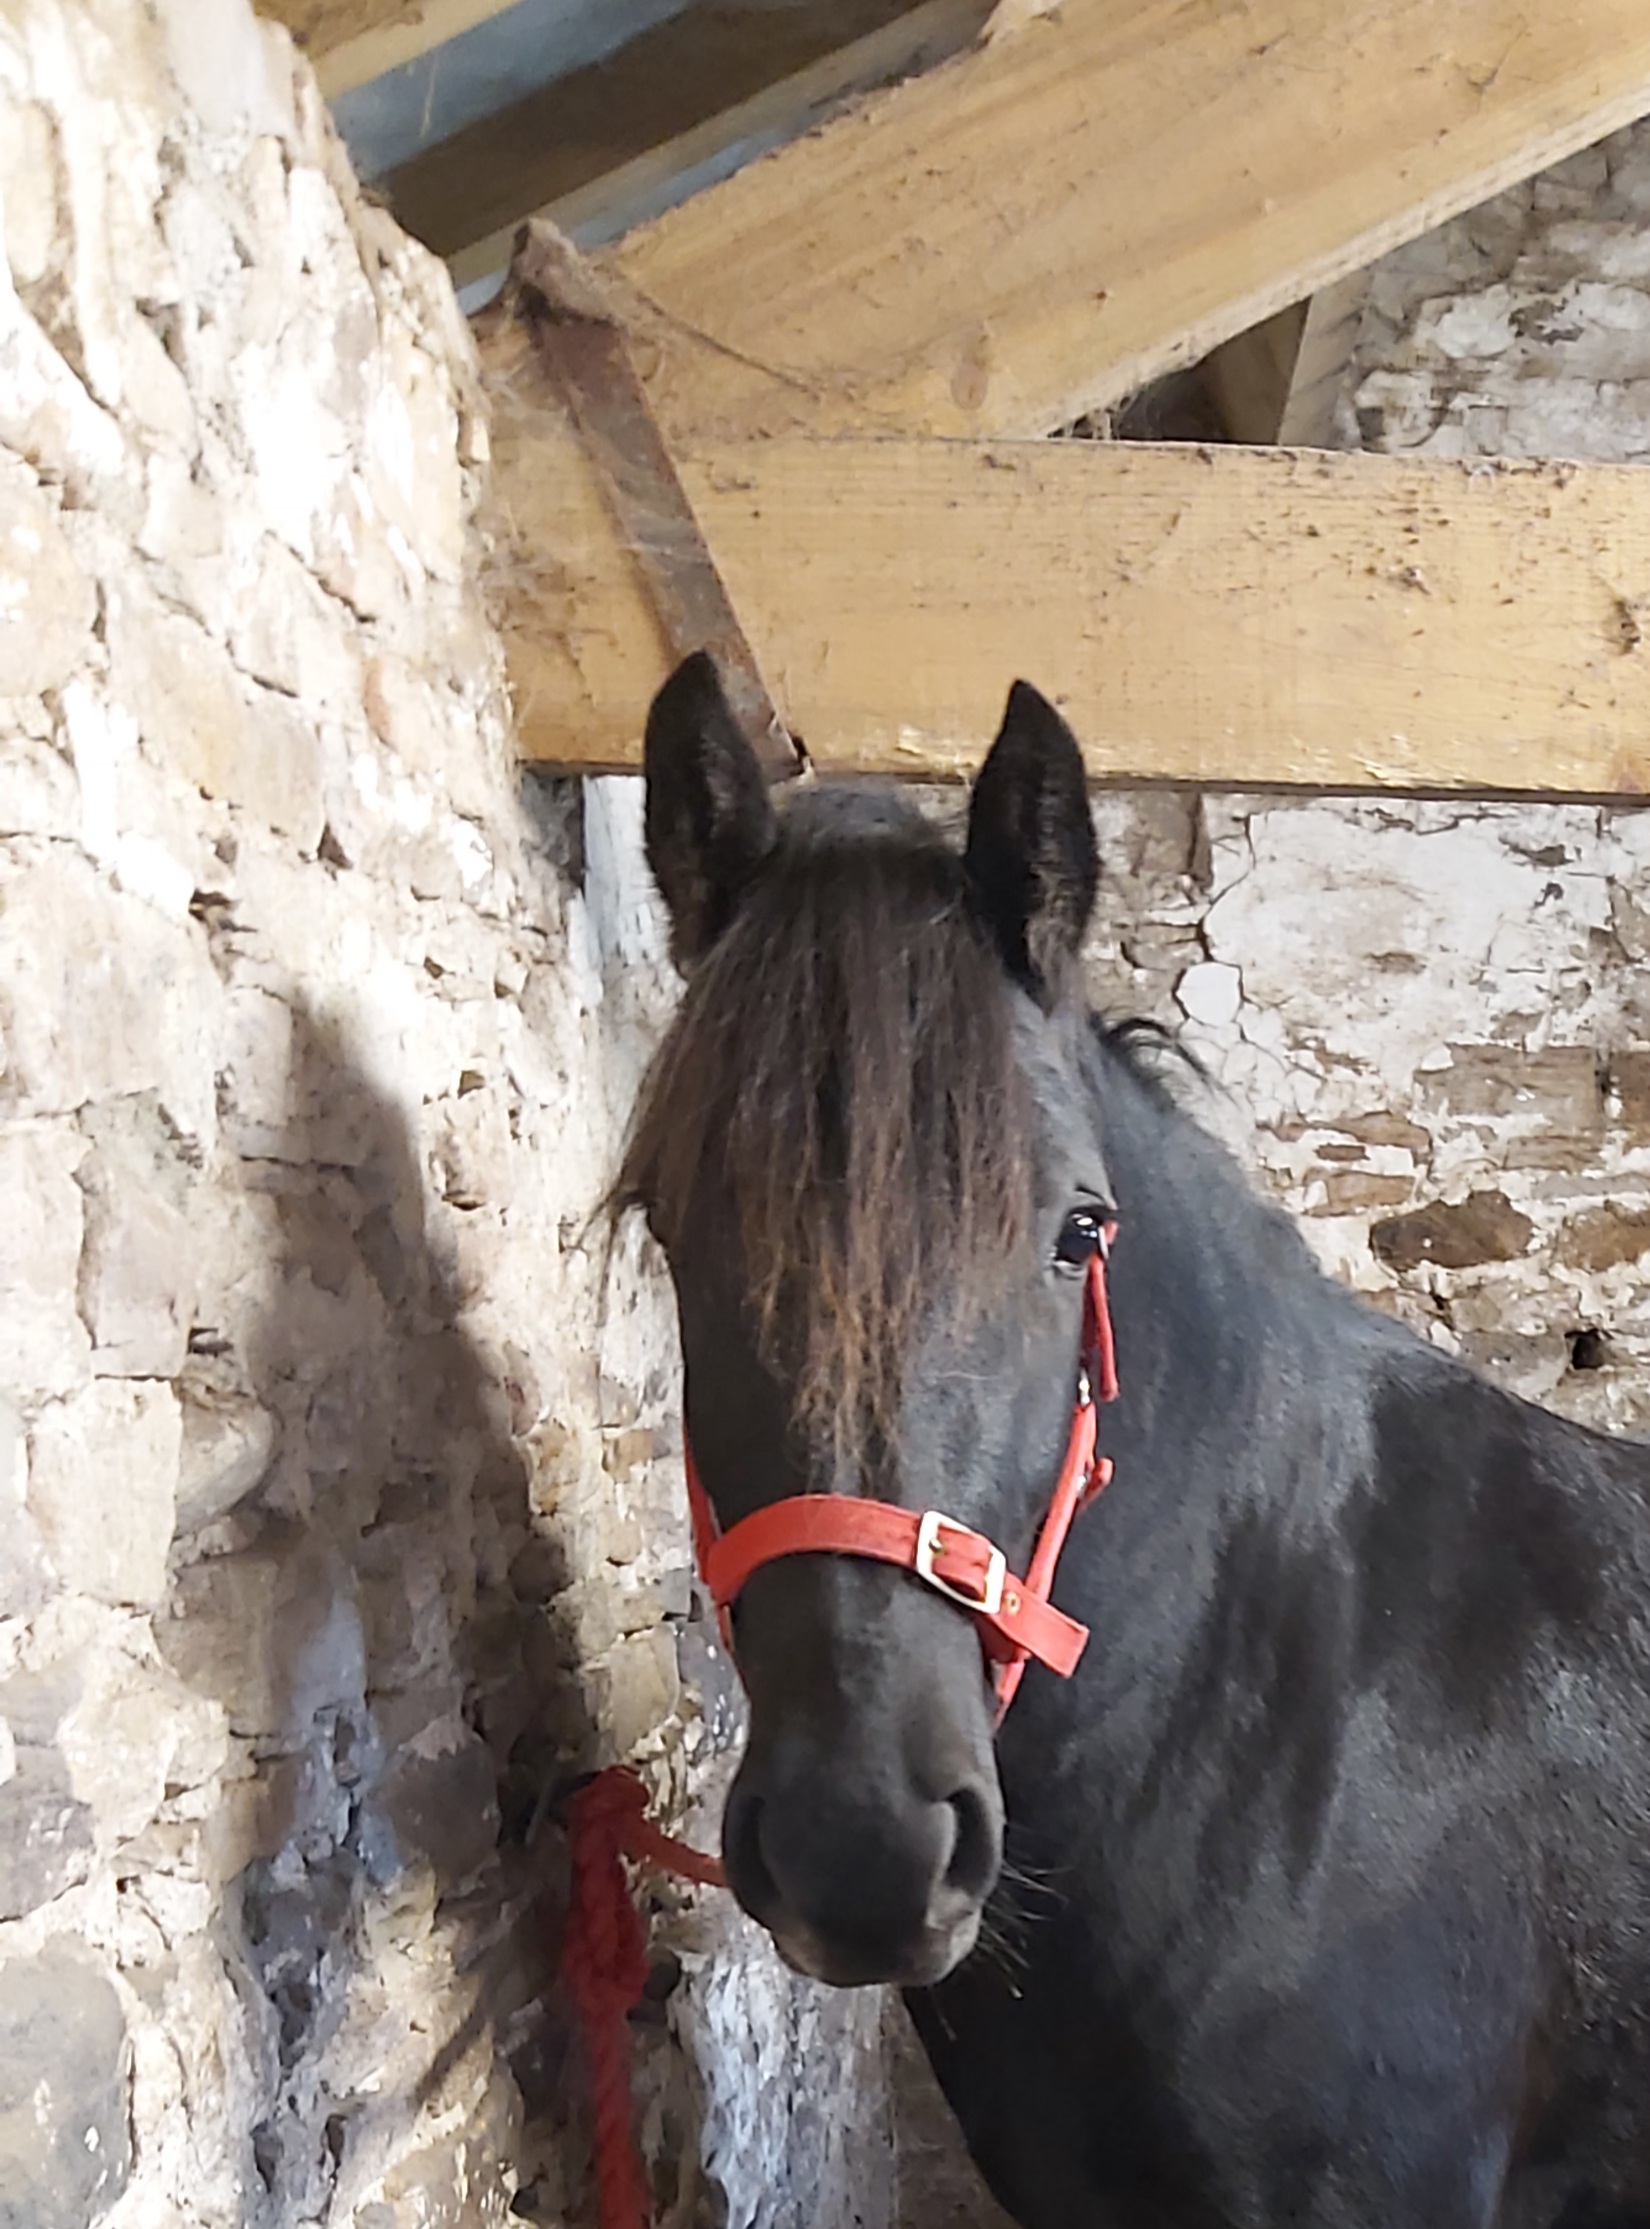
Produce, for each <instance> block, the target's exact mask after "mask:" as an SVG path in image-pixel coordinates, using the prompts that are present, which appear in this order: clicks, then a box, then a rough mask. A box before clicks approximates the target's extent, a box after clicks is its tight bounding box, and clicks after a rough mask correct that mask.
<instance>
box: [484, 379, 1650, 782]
mask: <svg viewBox="0 0 1650 2229" xmlns="http://www.w3.org/2000/svg"><path fill="white" fill-rule="evenodd" d="M495 440H496V444H497V453H498V456H499V466H500V469H499V474H498V479H497V491H498V492H497V501H498V505H499V511H498V516H497V518H496V519H495V521H494V531H495V547H496V552H497V577H498V583H499V588H500V591H501V604H502V609H501V617H502V620H503V625H504V631H505V636H506V641H507V645H508V651H509V659H510V670H511V677H512V682H513V686H514V691H515V696H516V704H517V714H518V722H519V733H520V740H521V747H522V749H523V751H524V753H525V754H526V755H527V756H528V757H532V758H538V759H542V760H547V761H551V762H554V763H556V764H558V765H562V766H570V767H580V768H584V769H587V770H593V769H595V768H600V767H609V768H611V767H632V766H634V765H636V764H637V762H638V738H639V735H640V730H641V724H642V718H643V714H644V712H645V709H646V705H647V701H648V698H649V696H650V694H651V692H652V690H653V689H654V688H655V687H656V686H657V684H658V682H659V681H660V680H661V679H662V678H663V676H664V673H665V672H666V670H667V668H668V664H669V653H668V651H667V650H666V648H665V646H664V644H663V642H662V641H661V640H660V637H659V632H658V628H657V625H656V622H655V621H654V619H653V617H652V614H651V610H650V607H649V605H648V602H647V600H646V597H645V595H644V593H643V591H642V589H641V586H640V583H639V581H638V579H637V577H636V575H635V572H634V571H633V569H632V566H631V563H630V560H629V558H628V556H627V554H626V552H625V551H624V550H623V549H622V548H621V547H620V546H619V545H618V543H617V541H616V539H615V537H614V534H613V531H612V529H611V527H610V525H609V523H608V512H607V510H606V507H605V505H604V503H603V500H602V495H601V491H600V489H599V488H598V486H597V485H596V483H595V481H594V479H593V477H592V475H591V472H590V469H589V466H588V464H587V462H586V461H585V459H584V456H583V454H582V451H581V450H580V448H579V446H578V443H577V442H576V440H575V439H574V438H573V437H572V435H571V433H570V431H569V429H568V428H567V426H566V424H565V421H564V420H562V419H561V418H560V416H559V415H558V413H557V411H556V409H555V408H554V406H553V405H552V404H549V403H547V402H546V400H545V399H544V396H543V394H542V393H536V394H535V393H534V392H533V391H532V389H531V386H530V383H528V382H527V381H526V380H525V378H523V380H521V381H519V382H518V383H517V384H516V385H515V386H514V387H513V389H512V390H511V391H510V392H509V393H507V394H505V395H504V396H502V397H501V398H500V407H499V411H498V419H497V430H496V435H495ZM677 462H678V468H679V470H680V473H681V476H682V480H683V483H684V485H685V487H686V489H687V491H688V494H689V496H690V498H691V500H692V502H693V504H694V507H695V510H696V512H697V514H698V517H699V520H700V523H701V526H702V528H703V530H704V533H705V536H706V539H707V541H708V543H709V546H710V548H711V550H712V552H713V553H714V556H715V558H716V562H717V564H718V566H719V567H720V569H721V571H722V574H723V577H724V578H725V580H726V582H727V584H728V588H729V591H730V593H731V595H732V597H733V600H734V604H735V606H736V608H737V610H738V612H739V614H740V617H741V620H742V622H743V625H744V628H745V631H746V633H747V635H748V636H749V638H750V641H751V643H752V645H753V647H754V649H755V652H756V654H757V656H758V658H759V660H760V662H761V666H762V670H763V671H764V672H765V673H766V675H767V676H768V678H769V681H770V684H771V685H772V687H773V689H774V691H775V695H776V697H777V699H778V701H779V706H780V710H781V712H782V713H783V715H784V716H785V718H786V719H787V721H788V722H789V724H790V726H791V727H792V729H793V731H794V732H795V733H797V734H799V735H800V736H801V738H802V739H803V741H804V742H805V744H806V745H807V747H808V750H809V752H810V755H811V756H812V758H813V759H814V761H815V763H816V764H817V765H819V766H820V767H821V768H823V769H824V770H825V771H827V772H848V771H854V772H878V773H895V774H899V775H904V776H907V777H911V778H915V779H945V778H948V777H952V776H955V775H958V774H960V773H961V772H963V771H964V770H966V769H967V768H968V767H970V766H971V765H972V764H973V763H974V761H975V759H976V758H977V755H978V752H979V749H980V746H981V743H982V740H983V739H984V738H985V737H986V736H987V735H989V733H990V732H991V726H992V723H993V721H994V719H995V717H996V715H997V713H998V711H999V710H1000V705H1001V699H1002V696H1003V693H1004V691H1005V690H1006V688H1007V685H1008V683H1009V682H1010V681H1011V680H1012V679H1013V678H1014V677H1015V675H1017V674H1024V675H1025V676H1026V677H1027V678H1029V679H1032V680H1034V681H1036V682H1037V683H1038V684H1039V685H1040V686H1042V687H1043V688H1044V689H1046V690H1047V691H1048V692H1049V693H1050V694H1052V695H1053V696H1055V697H1056V698H1057V699H1058V701H1060V702H1061V703H1062V704H1063V705H1064V706H1065V708H1066V710H1067V711H1068V713H1069V716H1070V717H1071V719H1072V721H1073V724H1074V725H1075V727H1076V728H1077V731H1078V733H1079V735H1080V736H1081V737H1082V739H1083V742H1084V745H1085V748H1086V750H1087V753H1088V760H1089V765H1090V768H1091V771H1092V773H1093V775H1094V777H1095V779H1096V780H1098V781H1105V782H1155V781H1170V782H1189V783H1197V784H1200V785H1204V786H1207V785H1210V784H1219V785H1222V786H1226V787H1235V788H1242V789H1248V788H1257V787H1270V786H1274V785H1288V786H1293V785H1304V786H1309V787H1312V788H1315V789H1326V790H1359V789H1373V790H1382V789H1393V790H1429V789H1435V790H1468V791H1482V792H1496V791H1502V792H1507V793H1512V794H1518V793H1525V794H1528V793H1540V794H1549V793H1551V794H1568V795H1587V796H1634V797H1636V796H1641V795H1644V794H1646V793H1647V792H1650V475H1646V474H1645V473H1644V472H1643V471H1642V470H1637V469H1634V468H1631V467H1612V466H1579V467H1578V466H1569V465H1554V466H1546V465H1523V464H1507V465H1493V466H1492V465H1486V464H1484V463H1483V462H1481V461H1479V462H1474V463H1471V464H1466V465H1462V464H1457V463H1454V462H1441V461H1436V460H1425V461H1415V460H1408V459H1397V458H1390V457H1375V456H1364V455H1356V454H1353V455H1334V454H1327V453H1311V452H1304V453H1303V452H1300V451H1292V450H1282V449H1274V450H1260V449H1238V448H1214V449H1201V450H1200V449H1196V448H1191V447H1185V446H1173V447H1151V446H1146V445H1142V444H1136V443H1085V442H1043V441H1033V442H1010V443H997V444H993V445H985V444H975V443H964V442H952V441H921V440H914V439H907V440H882V441H877V440H850V439H834V440H809V439H804V438H796V437H790V438H786V437H779V438H776V439H773V440H768V441H760V442H752V443H736V444H725V443H724V444H718V445H714V446H705V447H700V448H697V449H693V450H690V451H687V452H684V453H680V454H679V455H678V459H677ZM546 551H553V552H554V553H555V554H554V558H553V559H546V557H545V556H544V554H543V553H544V552H546Z"/></svg>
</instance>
